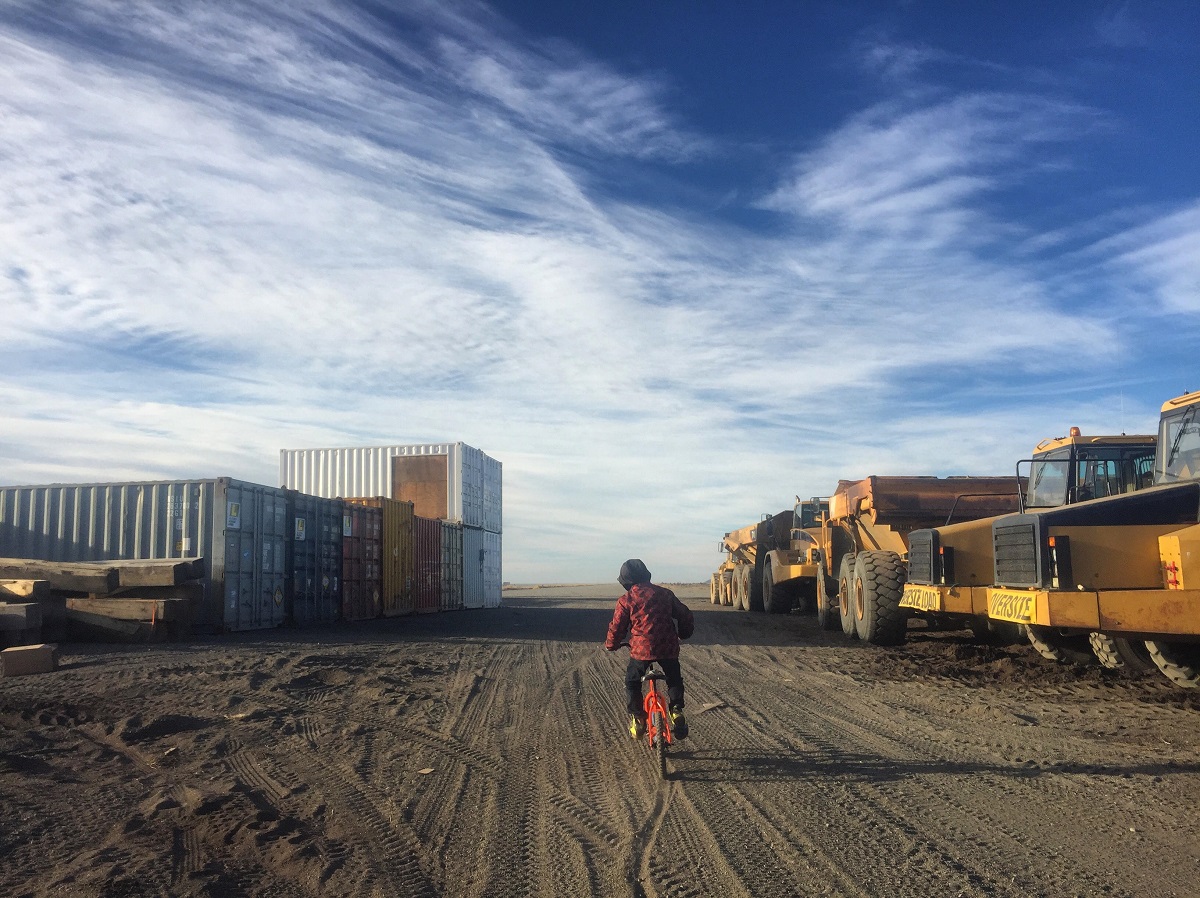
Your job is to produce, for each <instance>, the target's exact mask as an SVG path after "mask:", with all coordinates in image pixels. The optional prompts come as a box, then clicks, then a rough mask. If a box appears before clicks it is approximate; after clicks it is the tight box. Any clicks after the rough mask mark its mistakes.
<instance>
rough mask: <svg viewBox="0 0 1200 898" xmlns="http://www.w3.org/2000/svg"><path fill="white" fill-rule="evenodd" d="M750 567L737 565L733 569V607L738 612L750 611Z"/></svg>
mask: <svg viewBox="0 0 1200 898" xmlns="http://www.w3.org/2000/svg"><path fill="white" fill-rule="evenodd" d="M749 593H750V565H748V564H739V565H738V566H737V567H735V568H734V569H733V607H734V608H735V609H736V610H738V611H749V610H750V595H749Z"/></svg>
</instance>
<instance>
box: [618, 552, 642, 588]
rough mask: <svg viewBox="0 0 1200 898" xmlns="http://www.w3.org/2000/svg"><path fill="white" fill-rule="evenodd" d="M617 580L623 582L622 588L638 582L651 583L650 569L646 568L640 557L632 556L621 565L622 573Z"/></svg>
mask: <svg viewBox="0 0 1200 898" xmlns="http://www.w3.org/2000/svg"><path fill="white" fill-rule="evenodd" d="M617 582H618V583H620V584H621V588H622V589H629V588H630V587H632V586H634V585H636V584H638V583H649V582H650V571H648V570H646V565H645V564H643V563H642V560H641V559H640V558H630V559H629V560H628V561H626V562H625V563H624V564H623V565H621V573H620V574H619V575H617Z"/></svg>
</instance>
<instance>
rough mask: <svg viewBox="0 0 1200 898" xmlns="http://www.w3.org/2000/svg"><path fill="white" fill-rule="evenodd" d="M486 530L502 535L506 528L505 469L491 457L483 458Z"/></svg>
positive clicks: (484, 523) (484, 520)
mask: <svg viewBox="0 0 1200 898" xmlns="http://www.w3.org/2000/svg"><path fill="white" fill-rule="evenodd" d="M481 524H482V526H483V529H484V530H489V531H491V532H492V533H502V532H503V530H504V528H503V524H504V467H503V465H501V464H500V462H498V461H496V459H494V458H492V457H491V456H490V455H485V456H483V519H482V522H481Z"/></svg>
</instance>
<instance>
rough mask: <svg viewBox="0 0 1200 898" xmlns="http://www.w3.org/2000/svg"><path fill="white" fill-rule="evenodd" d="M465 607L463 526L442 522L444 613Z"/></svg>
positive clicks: (442, 605) (442, 602) (442, 607)
mask: <svg viewBox="0 0 1200 898" xmlns="http://www.w3.org/2000/svg"><path fill="white" fill-rule="evenodd" d="M462 607H463V525H462V524H452V523H451V522H450V521H442V601H441V609H442V611H461V610H462Z"/></svg>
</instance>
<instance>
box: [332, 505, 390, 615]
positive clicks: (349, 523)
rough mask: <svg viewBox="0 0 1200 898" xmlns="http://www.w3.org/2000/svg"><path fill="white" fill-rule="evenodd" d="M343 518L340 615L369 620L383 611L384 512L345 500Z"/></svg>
mask: <svg viewBox="0 0 1200 898" xmlns="http://www.w3.org/2000/svg"><path fill="white" fill-rule="evenodd" d="M344 508H345V514H344V515H343V517H342V617H343V619H345V620H370V619H371V618H374V617H379V614H380V612H381V610H382V601H381V583H380V572H381V566H380V557H381V555H382V543H383V511H382V509H380V508H372V507H370V506H368V505H354V504H351V503H346V505H345V506H344Z"/></svg>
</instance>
